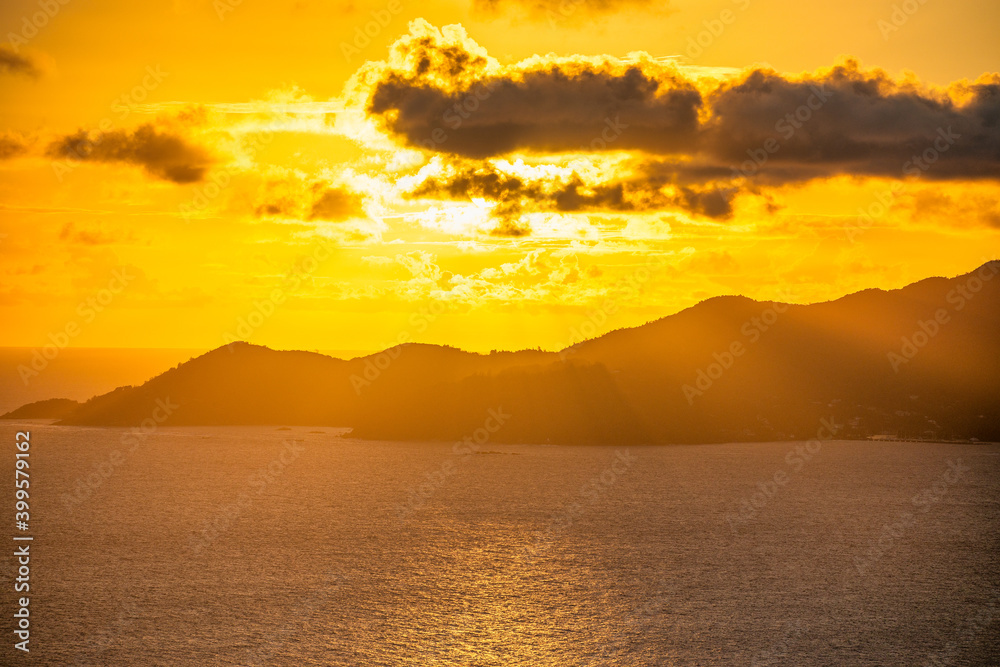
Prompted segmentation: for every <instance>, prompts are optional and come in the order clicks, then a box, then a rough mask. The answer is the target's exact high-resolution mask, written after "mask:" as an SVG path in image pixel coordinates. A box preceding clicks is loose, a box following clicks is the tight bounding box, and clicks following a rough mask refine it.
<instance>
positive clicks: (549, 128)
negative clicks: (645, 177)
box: [355, 21, 1000, 211]
mask: <svg viewBox="0 0 1000 667" xmlns="http://www.w3.org/2000/svg"><path fill="white" fill-rule="evenodd" d="M356 81H357V87H358V88H357V91H355V92H360V93H361V94H362V95H363V96H365V100H366V111H367V113H368V114H369V116H370V117H371V118H372V119H374V120H375V121H376V122H377V123H378V124H379V125H380V126H381V127H382V129H383V130H384V131H385V132H386V133H388V134H389V135H391V136H393V137H395V138H396V139H397V140H398V141H400V142H401V143H403V144H405V145H407V146H411V147H416V148H422V149H424V150H427V151H430V152H432V153H438V154H450V155H453V156H460V157H466V158H475V159H483V158H489V157H497V156H505V155H512V154H524V155H545V154H553V155H558V154H565V153H577V154H601V153H608V152H611V151H629V152H632V153H635V154H642V155H645V156H646V157H647V158H648V159H649V160H651V161H656V160H659V161H660V164H659V171H660V176H661V177H662V178H666V179H668V180H672V181H675V182H678V183H680V182H684V181H686V182H688V183H692V184H701V185H704V184H706V183H708V182H710V181H715V180H718V179H720V178H728V179H734V178H735V179H750V180H754V181H761V182H770V183H783V182H792V181H802V180H808V179H812V178H823V177H828V176H832V175H837V174H849V175H869V176H893V177H897V178H903V177H906V176H919V177H924V178H929V179H981V178H997V177H998V176H1000V75H998V74H988V75H983V76H982V77H980V78H979V79H978V80H976V81H973V82H968V81H963V82H958V83H955V84H953V85H951V86H949V87H948V88H947V89H934V88H930V87H927V86H923V85H921V84H920V83H919V82H917V81H915V80H914V79H912V77H910V78H902V79H894V78H892V77H891V76H889V75H888V74H886V73H885V72H884V71H882V70H878V69H864V68H862V67H861V65H860V64H859V63H858V62H857V61H856V60H851V59H847V60H844V61H843V62H841V63H839V64H837V65H835V66H833V67H830V68H826V69H821V70H818V71H816V72H813V73H807V74H802V75H798V76H791V75H784V74H779V73H777V72H774V71H773V70H769V69H762V68H751V69H749V70H747V71H744V72H742V73H740V74H739V75H737V76H735V77H730V78H726V79H705V78H698V79H695V78H692V77H689V76H688V75H686V74H684V72H683V71H682V70H681V69H679V68H678V67H677V65H675V64H673V63H671V62H659V61H657V60H655V59H653V58H652V57H650V56H647V55H644V54H632V55H631V56H630V57H629V59H628V60H624V59H619V58H614V57H611V56H599V57H582V56H573V57H567V58H562V57H555V56H545V57H538V56H536V57H533V58H530V59H528V60H525V61H523V62H520V63H515V64H512V65H501V64H500V63H499V62H497V61H496V60H494V59H492V58H490V57H489V55H488V54H487V53H486V52H485V50H483V49H482V48H481V47H479V46H478V45H477V44H476V43H475V42H473V41H472V40H470V39H469V38H468V36H467V35H466V34H465V32H464V30H462V29H461V28H460V27H458V26H447V27H446V28H445V29H443V30H438V29H437V28H434V27H433V26H431V25H429V24H427V23H426V22H423V21H414V22H413V23H412V24H411V26H410V33H409V34H408V35H405V36H403V37H402V38H400V39H399V40H398V41H397V42H396V43H395V44H394V45H393V46H392V48H391V51H390V55H389V58H388V59H387V60H386V61H384V62H380V63H369V64H368V65H366V67H365V68H363V71H362V75H361V76H359V77H357V79H356ZM687 199H688V200H689V201H691V202H692V203H694V204H696V206H697V207H700V208H704V209H705V210H706V211H719V210H721V205H720V204H718V203H716V204H715V205H710V204H711V202H709V201H707V200H703V199H699V198H698V197H697V196H689V197H687Z"/></svg>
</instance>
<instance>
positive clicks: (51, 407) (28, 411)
mask: <svg viewBox="0 0 1000 667" xmlns="http://www.w3.org/2000/svg"><path fill="white" fill-rule="evenodd" d="M80 405H82V404H81V403H78V402H76V401H73V400H70V399H68V398H50V399H47V400H44V401H35V402H34V403H28V404H27V405H22V406H21V407H19V408H18V409H17V410H11V411H10V412H8V413H7V414H4V415H0V419H62V418H64V417H66V416H68V415H69V414H70V413H72V412H73V411H74V410H76V409H77V408H79V407H80Z"/></svg>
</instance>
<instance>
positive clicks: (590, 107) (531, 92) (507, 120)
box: [368, 65, 702, 157]
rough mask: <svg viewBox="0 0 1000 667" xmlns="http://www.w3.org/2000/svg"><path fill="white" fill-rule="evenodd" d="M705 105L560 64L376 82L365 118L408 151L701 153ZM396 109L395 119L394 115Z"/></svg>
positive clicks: (664, 86) (660, 83) (634, 70)
mask: <svg viewBox="0 0 1000 667" xmlns="http://www.w3.org/2000/svg"><path fill="white" fill-rule="evenodd" d="M701 104H702V100H701V95H700V93H699V92H698V90H697V89H696V88H695V87H694V86H693V85H692V84H691V83H690V82H687V81H683V80H681V79H679V78H675V79H669V78H664V79H655V78H652V77H651V76H649V75H648V74H646V73H644V72H643V71H642V70H641V69H640V68H639V67H628V68H626V69H625V70H624V71H623V72H621V73H620V74H613V73H610V72H604V71H602V70H600V69H598V68H577V67H563V66H560V65H554V66H552V67H551V68H546V69H541V70H532V71H528V72H523V73H521V74H520V75H519V76H518V77H517V79H512V78H500V77H497V78H485V79H483V80H482V81H480V82H477V83H475V84H474V85H472V86H470V87H463V88H458V89H455V90H446V89H443V88H439V87H436V86H431V85H426V84H424V83H421V82H420V81H419V78H418V79H416V80H411V79H406V78H403V77H400V76H390V77H388V78H386V79H385V80H382V81H379V82H378V83H376V84H375V86H374V88H373V90H372V94H371V98H370V102H369V106H368V111H369V113H371V114H373V115H375V116H377V117H380V118H382V120H383V122H384V125H385V127H386V128H387V129H388V130H389V131H390V132H392V133H394V134H396V135H399V136H400V137H402V138H403V139H404V141H405V142H406V143H407V144H409V145H411V146H422V147H426V148H429V149H431V150H436V151H441V152H446V153H453V154H457V155H464V156H467V157H487V156H491V155H500V154H503V153H508V152H512V151H532V152H561V151H589V150H629V149H633V150H636V149H641V150H654V151H656V152H661V153H673V152H682V151H685V150H689V149H693V148H694V147H695V143H694V142H695V139H696V136H697V129H698V112H699V109H700V108H701ZM390 112H391V113H390Z"/></svg>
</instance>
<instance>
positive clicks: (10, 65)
mask: <svg viewBox="0 0 1000 667" xmlns="http://www.w3.org/2000/svg"><path fill="white" fill-rule="evenodd" d="M41 73H42V71H41V68H40V67H39V65H38V63H37V62H36V61H35V59H34V58H31V57H30V56H27V55H24V54H21V53H18V52H17V51H15V50H14V48H13V47H11V46H10V45H7V44H0V74H21V75H24V76H29V77H32V78H35V77H38V76H39V75H41Z"/></svg>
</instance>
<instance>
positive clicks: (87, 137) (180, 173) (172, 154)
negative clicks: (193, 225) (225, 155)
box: [47, 123, 215, 183]
mask: <svg viewBox="0 0 1000 667" xmlns="http://www.w3.org/2000/svg"><path fill="white" fill-rule="evenodd" d="M47 153H48V155H49V157H52V158H62V159H68V160H76V161H83V162H120V163H125V164H132V165H137V166H140V167H142V168H143V169H145V170H146V171H147V172H148V173H150V174H151V175H153V176H156V177H157V178H162V179H164V180H168V181H172V182H174V183H194V182H197V181H200V180H202V179H203V178H204V177H205V173H206V172H207V171H208V169H209V167H211V165H212V164H213V163H214V162H215V158H214V157H213V155H212V154H211V153H210V152H209V151H208V150H207V149H206V148H203V147H201V146H198V145H195V144H193V143H191V142H190V141H189V140H188V139H187V138H186V137H184V136H183V135H182V134H180V133H179V132H177V131H174V130H171V129H167V128H158V127H157V126H156V125H154V124H153V123H146V124H144V125H141V126H139V127H137V128H136V129H135V130H132V131H131V132H130V131H128V130H110V131H108V132H88V131H86V130H80V131H78V132H75V133H73V134H70V135H67V136H63V137H60V138H59V139H57V140H56V141H54V142H52V143H51V144H50V145H49V147H48V151H47Z"/></svg>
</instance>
